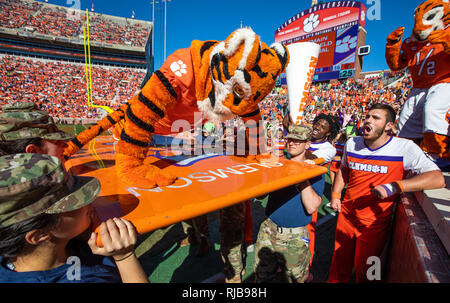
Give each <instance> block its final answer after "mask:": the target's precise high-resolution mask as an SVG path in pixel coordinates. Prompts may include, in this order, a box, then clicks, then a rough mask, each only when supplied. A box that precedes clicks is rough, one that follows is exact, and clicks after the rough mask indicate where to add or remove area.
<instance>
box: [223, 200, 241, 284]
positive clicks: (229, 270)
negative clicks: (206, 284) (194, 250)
mask: <svg viewBox="0 0 450 303" xmlns="http://www.w3.org/2000/svg"><path fill="white" fill-rule="evenodd" d="M244 219H245V205H244V203H239V204H235V205H232V206H229V207H227V208H223V209H221V210H219V220H220V226H219V231H220V255H221V257H222V261H223V263H224V273H225V277H226V278H227V280H232V281H236V282H240V281H241V273H242V270H243V260H242V232H243V229H244Z"/></svg>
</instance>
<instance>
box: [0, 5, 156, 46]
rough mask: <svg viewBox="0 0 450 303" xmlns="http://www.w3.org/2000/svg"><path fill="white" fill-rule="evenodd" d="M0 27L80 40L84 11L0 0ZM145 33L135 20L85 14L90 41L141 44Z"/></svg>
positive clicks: (143, 43)
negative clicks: (87, 15)
mask: <svg viewBox="0 0 450 303" xmlns="http://www.w3.org/2000/svg"><path fill="white" fill-rule="evenodd" d="M0 27H4V28H11V29H22V30H24V29H27V31H29V32H30V31H32V32H33V33H34V34H45V35H51V36H55V37H64V38H71V39H76V40H80V39H81V40H82V39H83V38H82V37H83V34H84V33H83V28H86V14H84V13H83V12H82V11H75V10H70V11H69V10H68V9H66V8H65V7H62V6H49V5H45V4H43V3H39V2H37V1H36V2H26V1H22V0H0ZM149 33H150V29H149V28H146V27H144V26H143V25H141V24H140V23H137V22H135V21H130V20H125V21H123V22H122V23H119V22H117V21H116V20H113V19H112V18H109V17H107V16H104V15H100V14H93V13H91V14H90V15H89V37H90V40H91V41H95V42H100V43H109V44H117V45H126V44H127V43H128V45H131V46H137V47H144V46H145V42H146V39H147V37H148V35H149ZM80 37H81V38H80Z"/></svg>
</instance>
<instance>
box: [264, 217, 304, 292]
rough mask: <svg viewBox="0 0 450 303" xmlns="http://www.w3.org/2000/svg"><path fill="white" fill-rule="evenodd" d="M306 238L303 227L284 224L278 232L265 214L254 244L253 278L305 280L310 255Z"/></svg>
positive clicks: (277, 228) (271, 280)
mask: <svg viewBox="0 0 450 303" xmlns="http://www.w3.org/2000/svg"><path fill="white" fill-rule="evenodd" d="M308 242H309V232H308V229H307V228H306V227H297V228H285V229H283V232H282V233H281V232H280V228H279V227H277V226H276V224H275V223H273V222H272V220H270V219H269V218H267V219H266V220H265V221H264V222H263V223H261V227H260V229H259V232H258V239H257V240H256V245H255V276H256V282H290V283H295V282H303V281H304V280H306V278H307V277H308V272H309V259H310V258H311V252H310V251H309V247H308V244H307V243H308ZM277 275H278V276H279V275H282V276H281V277H276V276H277Z"/></svg>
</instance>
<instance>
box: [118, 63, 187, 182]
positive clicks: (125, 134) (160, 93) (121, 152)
mask: <svg viewBox="0 0 450 303" xmlns="http://www.w3.org/2000/svg"><path fill="white" fill-rule="evenodd" d="M177 97H178V95H177V92H176V91H175V89H174V87H173V86H172V85H171V84H170V82H169V80H168V79H167V78H166V77H165V76H164V74H163V73H162V72H160V71H156V72H155V73H154V74H153V75H152V77H151V78H150V80H149V81H148V82H147V83H146V84H145V86H144V87H143V89H142V91H141V92H139V94H137V95H136V96H134V97H133V98H131V99H130V100H129V102H128V103H129V104H130V106H129V107H128V108H127V109H126V112H125V123H124V127H123V129H122V132H121V134H120V140H119V142H118V144H117V147H116V169H117V173H118V175H119V177H120V178H121V179H122V181H124V182H126V183H127V184H133V186H138V187H141V188H152V187H154V186H156V185H159V186H165V185H169V184H171V183H173V181H174V180H175V177H173V176H171V175H169V174H165V173H164V172H162V171H161V170H160V169H159V168H157V167H156V166H153V165H144V160H145V158H146V157H147V152H148V149H149V143H150V140H151V138H152V134H153V133H154V131H155V128H154V125H155V124H156V123H157V122H158V121H159V120H160V119H162V118H164V117H165V116H166V114H167V112H168V110H170V109H171V108H172V107H173V106H174V105H175V103H176V100H177Z"/></svg>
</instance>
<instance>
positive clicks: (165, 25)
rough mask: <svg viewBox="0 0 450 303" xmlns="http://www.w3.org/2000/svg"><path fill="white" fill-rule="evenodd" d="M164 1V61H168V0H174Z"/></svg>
mask: <svg viewBox="0 0 450 303" xmlns="http://www.w3.org/2000/svg"><path fill="white" fill-rule="evenodd" d="M162 1H164V61H166V34H167V2H170V1H172V0H162Z"/></svg>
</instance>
